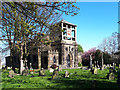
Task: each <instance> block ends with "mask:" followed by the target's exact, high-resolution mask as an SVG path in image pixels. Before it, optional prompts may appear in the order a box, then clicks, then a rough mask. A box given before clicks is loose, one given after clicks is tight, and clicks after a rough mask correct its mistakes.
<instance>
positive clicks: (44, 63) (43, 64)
mask: <svg viewBox="0 0 120 90" xmlns="http://www.w3.org/2000/svg"><path fill="white" fill-rule="evenodd" d="M41 68H44V69H48V57H47V56H42V58H41Z"/></svg>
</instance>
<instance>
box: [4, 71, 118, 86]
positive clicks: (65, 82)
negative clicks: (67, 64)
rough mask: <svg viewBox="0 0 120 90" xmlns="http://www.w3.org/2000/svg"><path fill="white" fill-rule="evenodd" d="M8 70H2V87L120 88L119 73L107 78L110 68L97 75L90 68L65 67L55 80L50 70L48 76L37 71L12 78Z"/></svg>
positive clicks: (47, 72)
mask: <svg viewBox="0 0 120 90" xmlns="http://www.w3.org/2000/svg"><path fill="white" fill-rule="evenodd" d="M65 70H67V71H68V72H69V73H71V74H70V77H69V78H64V73H65ZM8 72H9V71H3V72H2V88H92V86H93V84H95V87H96V88H120V85H118V84H117V73H115V80H108V79H107V74H108V73H109V69H104V70H98V74H97V75H94V74H92V73H91V72H90V71H89V70H82V69H64V70H62V71H60V72H59V76H58V78H56V79H55V80H51V78H52V76H51V75H52V73H50V72H49V71H48V70H46V71H45V73H46V76H38V73H35V74H34V77H31V75H28V76H21V75H16V76H15V77H14V78H12V79H11V78H9V77H8ZM94 82H95V83H94Z"/></svg>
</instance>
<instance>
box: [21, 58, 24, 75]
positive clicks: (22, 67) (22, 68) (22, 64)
mask: <svg viewBox="0 0 120 90" xmlns="http://www.w3.org/2000/svg"><path fill="white" fill-rule="evenodd" d="M24 69H25V67H24V63H23V60H20V74H22V72H23V70H24Z"/></svg>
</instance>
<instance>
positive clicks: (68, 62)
mask: <svg viewBox="0 0 120 90" xmlns="http://www.w3.org/2000/svg"><path fill="white" fill-rule="evenodd" d="M67 67H70V55H69V54H68V56H67Z"/></svg>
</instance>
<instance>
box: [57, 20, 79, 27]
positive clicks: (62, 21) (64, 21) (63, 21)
mask: <svg viewBox="0 0 120 90" xmlns="http://www.w3.org/2000/svg"><path fill="white" fill-rule="evenodd" d="M59 23H66V24H69V25H72V26H75V27H77V25H75V24H72V23H70V22H68V21H66V20H64V19H62V20H61V21H60V22H59Z"/></svg>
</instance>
